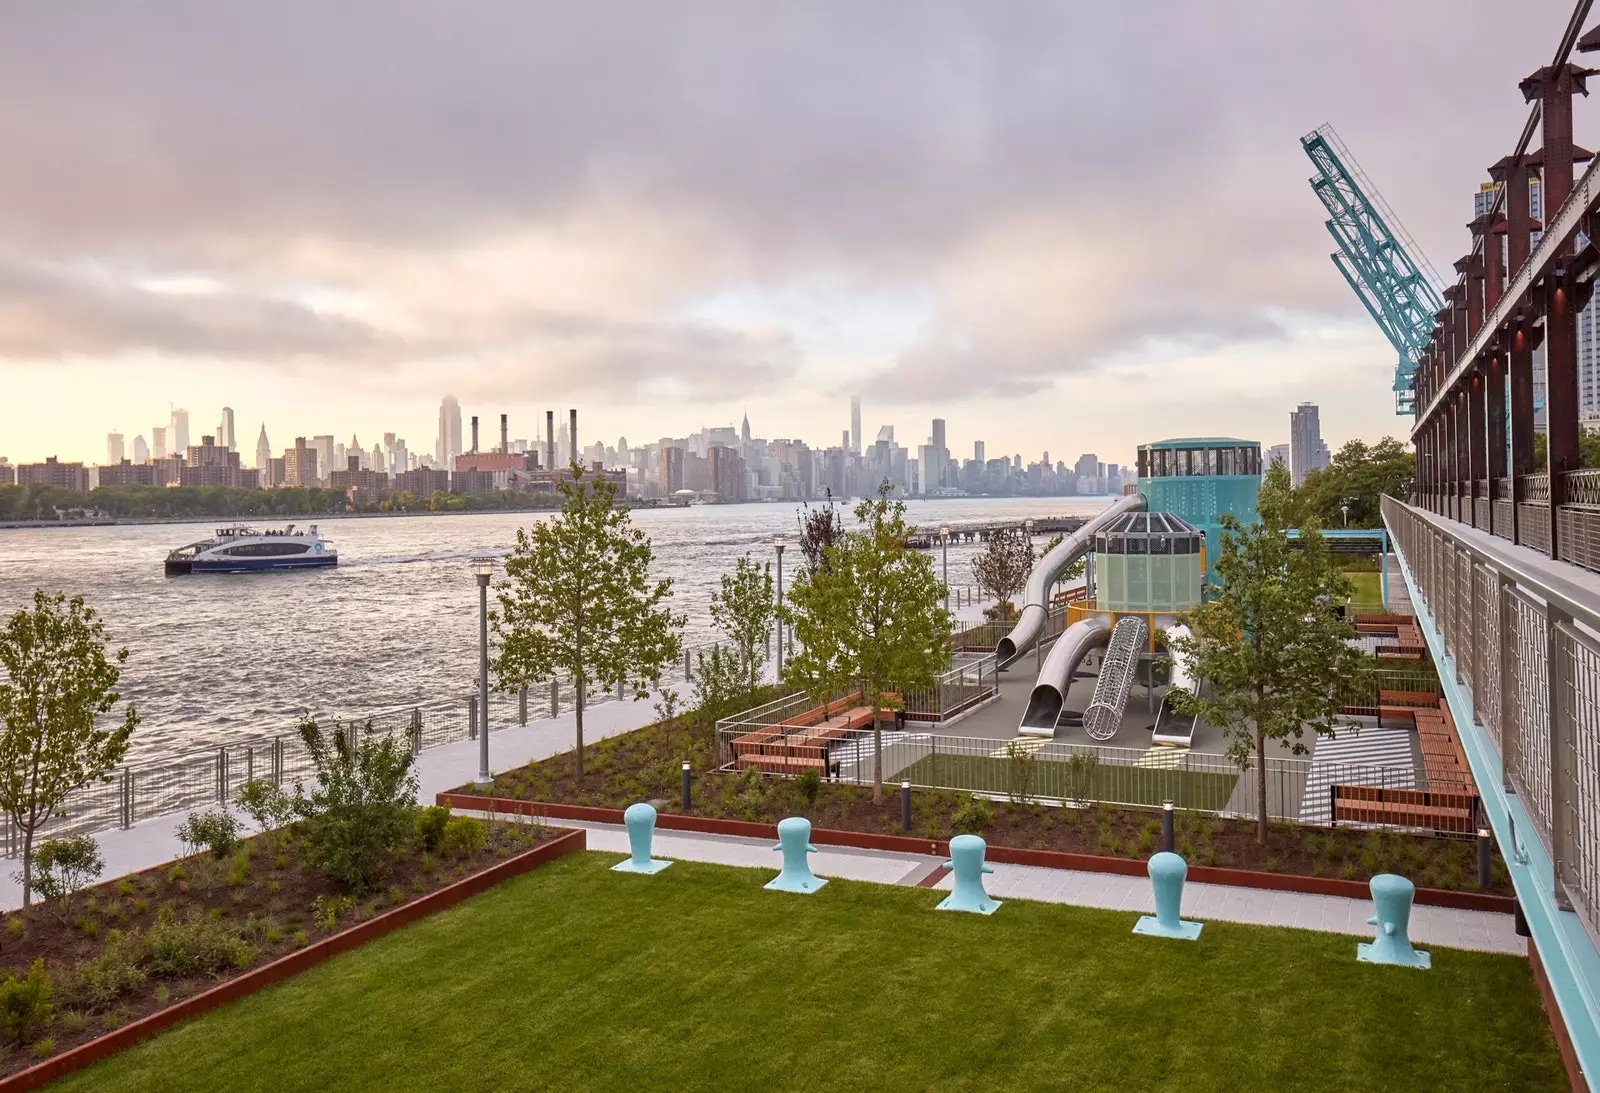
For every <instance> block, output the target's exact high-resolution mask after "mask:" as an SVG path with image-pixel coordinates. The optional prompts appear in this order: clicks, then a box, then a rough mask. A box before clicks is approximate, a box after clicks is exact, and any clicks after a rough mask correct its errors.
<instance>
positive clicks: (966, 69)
mask: <svg viewBox="0 0 1600 1093" xmlns="http://www.w3.org/2000/svg"><path fill="white" fill-rule="evenodd" d="M1506 11H1507V9H1506V7H1505V5H1504V4H1503V3H1501V2H1496V3H1492V4H1491V3H1488V2H1485V0H1405V2H1404V3H1400V4H1396V3H1394V2H1393V0H1363V2H1358V3H1343V4H1341V3H1329V2H1316V3H1313V2H1304V3H1302V2H1299V0H1256V2H1254V3H1242V2H1241V3H1232V2H1225V0H1215V2H1206V3H1183V4H1172V3H1154V4H1152V3H1122V4H1102V3H1074V2H1070V0H1051V2H1042V3H1024V2H1013V0H981V2H980V0H972V2H968V3H924V2H917V3H912V2H911V0H904V2H900V0H890V2H886V3H877V4H861V3H858V2H840V3H820V2H806V3H799V2H796V3H784V4H778V3H750V2H748V0H729V2H727V3H711V2H706V3H699V2H694V0H685V2H682V3H672V4H661V3H656V2H650V0H637V2H633V3H612V2H607V0H590V2H584V3H562V4H554V3H539V2H529V0H503V2H476V0H466V2H462V0H452V2H451V3H449V4H443V3H433V4H412V3H399V2H395V0H373V2H371V3H354V2H342V0H332V2H329V0H318V2H316V3H310V2H299V0H278V2H275V3H271V4H248V5H247V4H216V3H214V2H212V0H195V2H188V3H185V2H179V0H169V2H166V3H162V4H160V5H156V6H154V7H146V6H136V5H131V4H123V3H102V4H97V3H92V2H86V3H73V4H51V3H46V2H43V0H40V2H31V3H30V2H24V3H18V4H9V5H6V7H5V10H4V12H3V13H0V148H3V149H4V154H3V155H0V395H3V397H0V455H6V456H9V457H10V458H11V459H12V460H13V461H17V460H29V459H37V458H40V457H42V456H44V455H48V454H53V453H59V454H60V455H61V456H62V457H63V458H67V457H73V458H83V459H88V460H91V461H96V460H99V459H102V458H103V453H104V451H105V434H106V433H107V432H110V431H113V430H117V431H121V432H124V433H126V434H127V435H128V437H129V440H130V442H131V439H132V437H133V436H134V435H135V434H144V435H145V436H146V437H148V436H149V432H150V427H151V426H153V425H156V424H162V423H164V421H165V419H166V417H167V411H168V406H169V404H172V405H178V406H183V407H186V408H187V409H188V410H189V411H190V415H191V419H192V421H193V426H192V432H193V434H194V435H195V436H198V435H199V434H200V433H201V432H203V431H209V428H210V425H211V423H212V422H215V421H216V420H217V419H218V415H219V413H220V408H221V407H222V406H223V405H229V406H232V407H233V408H234V410H235V412H236V414H237V419H238V428H239V433H240V435H241V439H242V440H243V442H244V443H243V444H242V446H243V447H245V449H246V450H247V452H248V453H250V454H249V455H248V456H247V459H246V462H247V463H248V462H250V460H251V459H252V458H253V453H254V448H255V437H256V432H257V429H258V428H259V426H260V424H261V423H262V422H263V421H265V423H266V425H267V430H268V434H269V436H270V438H271V440H272V443H273V445H274V447H275V448H278V449H281V448H283V447H284V446H286V445H288V444H290V443H292V440H293V437H294V436H295V435H296V434H300V435H312V434H317V433H330V432H331V433H335V434H337V435H338V436H339V438H340V439H341V440H345V439H347V438H348V436H349V435H350V434H351V433H356V434H358V435H359V436H360V438H361V439H362V440H363V442H364V443H365V444H366V445H367V446H368V447H370V446H371V444H372V442H373V440H375V439H377V434H378V433H380V432H382V431H386V430H393V431H396V432H398V433H399V434H400V435H401V436H403V437H405V438H406V439H407V440H408V442H409V444H410V446H411V448H412V450H413V451H431V450H432V448H433V442H434V434H435V421H436V413H437V406H438V401H439V398H440V396H441V395H442V394H444V393H445V392H447V391H449V392H453V393H455V394H456V395H457V396H458V397H459V398H460V400H461V403H462V406H463V409H464V412H466V413H468V414H471V413H479V414H482V415H484V417H485V420H486V421H488V420H495V421H497V420H498V419H497V417H495V415H498V414H499V413H501V412H506V413H509V414H510V415H511V420H512V434H513V436H529V437H531V436H532V435H533V431H534V429H535V426H536V422H542V420H543V416H544V415H543V411H544V409H545V408H547V407H550V408H556V409H558V410H564V409H565V408H566V407H568V406H576V407H578V408H579V410H580V413H581V415H582V419H583V426H582V428H583V431H584V433H585V436H586V438H596V437H602V436H603V437H604V438H605V439H606V440H607V441H608V442H615V438H616V437H618V436H619V435H621V436H626V437H627V438H628V439H629V440H630V441H631V442H633V443H635V444H638V443H641V442H644V441H649V440H654V439H656V438H658V437H660V436H663V435H683V434H684V433H686V432H688V431H691V430H693V429H696V428H698V427H700V426H702V425H719V424H730V423H737V421H738V420H739V417H740V414H741V413H742V412H743V411H744V410H745V409H746V408H748V411H749V415H750V419H751V423H752V425H753V427H754V428H755V430H756V432H757V434H758V435H766V436H769V437H778V436H799V437H802V438H804V439H807V440H809V441H811V442H812V443H816V444H825V443H836V442H837V441H836V439H835V438H837V437H838V436H839V432H840V430H841V429H842V428H844V427H846V426H847V425H848V423H849V418H848V398H849V395H850V394H851V393H853V392H860V393H861V395H862V399H863V403H864V407H865V410H864V414H863V417H864V426H865V428H866V430H867V432H868V435H869V437H870V436H871V435H872V434H874V433H875V432H876V430H877V428H878V426H879V425H882V424H887V423H892V424H894V425H895V426H896V427H897V434H896V435H897V438H898V439H899V440H900V441H901V442H902V443H905V444H908V445H912V444H917V443H921V442H923V440H924V439H925V437H926V435H927V433H928V419H930V418H931V417H935V416H942V417H945V418H946V419H948V421H949V436H950V444H951V447H952V448H954V449H956V451H957V453H958V454H965V453H968V452H970V444H971V441H972V440H974V439H983V440H986V441H987V442H988V447H989V451H990V453H991V454H994V453H1000V452H1004V453H1007V454H1009V453H1012V452H1020V453H1023V454H1024V455H1025V456H1026V457H1027V458H1030V459H1032V458H1037V456H1038V453H1039V452H1040V451H1041V450H1048V451H1049V452H1050V453H1051V458H1052V459H1056V458H1061V457H1066V458H1068V459H1069V460H1070V459H1072V458H1074V457H1075V456H1076V455H1077V454H1078V453H1079V452H1082V451H1095V452H1098V453H1100V455H1101V457H1102V458H1103V459H1106V460H1108V461H1111V460H1118V461H1120V460H1122V459H1126V458H1127V457H1128V456H1129V455H1130V454H1131V451H1132V447H1133V445H1134V444H1136V443H1138V442H1140V441H1142V440H1149V439H1155V438H1158V437H1161V436H1168V435H1181V434H1186V433H1189V434H1193V433H1207V434H1216V433H1228V434H1235V435H1240V436H1245V437H1252V438H1256V439H1260V440H1261V441H1263V442H1265V443H1273V442H1278V441H1282V440H1284V439H1286V437H1287V414H1288V411H1289V409H1290V408H1291V406H1292V405H1293V404H1294V403H1296V402H1298V401H1300V400H1312V401H1316V402H1318V403H1320V404H1321V405H1322V407H1323V411H1322V420H1323V429H1324V434H1325V436H1326V437H1327V438H1328V439H1329V441H1330V443H1334V444H1337V443H1338V442H1340V441H1342V440H1344V439H1346V438H1348V437H1351V436H1364V437H1367V438H1369V439H1371V438H1376V437H1378V436H1380V435H1382V434H1383V433H1385V432H1397V431H1401V430H1402V425H1403V422H1401V421H1398V420H1396V419H1395V417H1394V415H1393V405H1392V401H1391V396H1390V394H1389V385H1390V382H1391V378H1392V370H1393V365H1394V356H1393V352H1392V350H1391V349H1390V348H1389V346H1388V344H1387V343H1386V342H1385V341H1384V340H1383V339H1382V338H1381V336H1380V335H1379V334H1378V332H1377V330H1376V328H1375V327H1374V326H1372V324H1371V322H1370V320H1368V319H1367V318H1366V316H1365V314H1364V312H1362V310H1361V309H1360V306H1359V304H1358V303H1357V301H1356V300H1355V298H1354V296H1353V295H1351V293H1350V292H1349V290H1348V289H1347V288H1346V287H1345V285H1344V284H1343V282H1342V281H1341V280H1340V279H1339V276H1338V274H1337V272H1336V271H1335V270H1334V268H1333V266H1332V264H1331V263H1330V262H1329V260H1328V251H1329V249H1330V247H1329V240H1328V237H1327V234H1326V232H1325V230H1324V228H1323V226H1322V223H1321V221H1322V217H1321V215H1320V212H1321V206H1320V205H1319V203H1318V202H1317V200H1316V198H1315V197H1314V196H1313V194H1312V193H1311V191H1310V188H1309V187H1308V186H1307V184H1306V179H1307V177H1308V176H1309V174H1310V173H1311V168H1310V164H1309V162H1308V161H1307V160H1306V159H1305V157H1304V155H1303V153H1302V152H1301V150H1300V146H1299V140H1298V138H1299V137H1300V136H1301V135H1302V134H1304V133H1306V132H1308V131H1309V130H1311V129H1313V128H1315V127H1316V126H1317V125H1319V124H1321V123H1322V122H1325V121H1331V122H1333V123H1334V125H1335V126H1337V127H1338V129H1339V130H1340V132H1341V134H1342V135H1343V137H1344V139H1345V140H1346V142H1347V143H1348V144H1349V145H1350V146H1351V148H1352V150H1353V151H1354V152H1355V153H1356V155H1357V156H1358V157H1359V158H1360V160H1361V162H1362V165H1363V166H1364V167H1365V168H1366V170H1367V171H1368V173H1369V174H1370V175H1371V176H1372V177H1373V179H1374V180H1375V181H1376V182H1377V183H1378V185H1379V186H1380V187H1381V189H1382V190H1383V192H1384V194H1385V196H1386V197H1387V198H1388V200H1389V202H1390V203H1391V204H1392V205H1393V206H1394V208H1395V209H1397V210H1398V211H1399V212H1400V214H1401V215H1402V217H1403V218H1404V219H1405V221H1406V223H1407V226H1408V227H1409V228H1410V229H1411V231H1412V232H1413V234H1414V235H1415V236H1416V237H1417V239H1418V241H1419V242H1420V243H1421V245H1422V247H1423V249H1424V250H1425V251H1426V252H1427V254H1428V255H1429V257H1431V259H1432V261H1433V263H1434V264H1435V265H1436V266H1438V267H1439V268H1440V269H1441V270H1448V268H1449V263H1450V261H1451V260H1452V259H1454V258H1456V257H1458V256H1459V255H1460V254H1461V253H1462V252H1463V251H1464V250H1465V249H1466V246H1467V242H1468V236H1467V233H1466V230H1465V227H1464V225H1465V223H1466V221H1467V220H1468V219H1470V217H1471V213H1472V194H1473V191H1474V190H1475V189H1476V188H1477V184H1478V182H1479V181H1480V179H1481V178H1483V177H1485V175H1484V172H1483V168H1484V167H1485V165H1487V164H1488V163H1490V162H1492V161H1493V160H1495V159H1497V158H1498V157H1499V156H1500V155H1502V154H1504V153H1506V152H1508V151H1509V150H1510V148H1511V146H1512V144H1513V143H1514V141H1515V138H1516V136H1517V132H1518V130H1519V129H1520V126H1521V123H1522V120H1523V119H1524V117H1525V116H1526V107H1525V106H1524V105H1523V104H1522V101H1521V96H1520V95H1519V94H1518V92H1517V90H1516V82H1517V80H1518V79H1519V78H1521V77H1522V76H1524V75H1526V74H1527V73H1528V72H1530V71H1532V70H1533V69H1534V68H1536V67H1538V65H1540V64H1542V63H1546V62H1547V61H1548V59H1549V55H1550V53H1551V52H1552V51H1553V50H1554V47H1555V45H1556V42H1557V40H1558V38H1559V36H1560V33H1561V30H1562V28H1563V26H1564V25H1565V21H1566V18H1567V16H1568V13H1569V12H1570V4H1569V3H1568V2H1567V0H1524V2H1523V3H1522V4H1521V5H1520V6H1519V11H1518V17H1517V18H1515V19H1507V18H1505V14H1506ZM1578 111H1579V114H1578V139H1579V142H1580V143H1585V144H1589V145H1591V146H1592V144H1593V143H1594V140H1595V139H1596V138H1595V137H1592V136H1591V137H1590V138H1588V139H1585V136H1584V134H1585V132H1586V131H1588V132H1592V129H1590V128H1586V123H1587V122H1588V121H1589V118H1590V117H1591V112H1590V111H1589V110H1588V109H1587V104H1585V103H1583V102H1581V101H1580V104H1579V107H1578Z"/></svg>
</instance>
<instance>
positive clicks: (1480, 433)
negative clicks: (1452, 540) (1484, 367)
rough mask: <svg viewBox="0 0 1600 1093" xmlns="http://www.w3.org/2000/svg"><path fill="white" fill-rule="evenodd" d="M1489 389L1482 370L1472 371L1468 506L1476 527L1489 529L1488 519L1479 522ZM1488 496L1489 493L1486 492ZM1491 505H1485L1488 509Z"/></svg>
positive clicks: (1468, 426)
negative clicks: (1479, 494)
mask: <svg viewBox="0 0 1600 1093" xmlns="http://www.w3.org/2000/svg"><path fill="white" fill-rule="evenodd" d="M1487 394H1488V392H1487V390H1486V385H1485V381H1484V374H1483V372H1482V371H1476V372H1473V373H1472V380H1471V382H1470V384H1469V385H1468V387H1467V391H1466V396H1467V473H1468V474H1469V475H1470V476H1471V479H1472V481H1471V486H1470V488H1469V489H1468V491H1467V492H1468V494H1469V495H1470V499H1469V501H1468V507H1469V508H1470V509H1471V510H1472V512H1471V521H1470V523H1471V524H1472V526H1473V527H1475V528H1485V529H1487V527H1488V524H1487V521H1485V522H1484V523H1479V522H1478V500H1477V498H1478V489H1479V487H1480V484H1481V483H1482V482H1483V479H1484V476H1485V474H1486V473H1487V471H1486V468H1487V463H1486V459H1485V452H1484V442H1485V441H1486V440H1487V439H1488V435H1487V433H1486V432H1485V429H1484V418H1485V416H1486V411H1487V409H1488V407H1487V405H1486V401H1485V400H1486V398H1487ZM1485 496H1487V493H1486V494H1485ZM1488 507H1489V506H1485V509H1486V510H1487V508H1488Z"/></svg>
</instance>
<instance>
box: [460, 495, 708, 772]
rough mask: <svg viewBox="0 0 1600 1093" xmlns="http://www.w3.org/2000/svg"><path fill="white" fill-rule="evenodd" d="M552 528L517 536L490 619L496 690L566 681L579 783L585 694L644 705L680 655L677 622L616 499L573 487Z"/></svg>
mask: <svg viewBox="0 0 1600 1093" xmlns="http://www.w3.org/2000/svg"><path fill="white" fill-rule="evenodd" d="M561 493H562V495H563V497H564V498H565V502H564V504H563V505H562V508H561V512H560V514H559V515H557V516H556V517H555V518H554V519H551V520H547V521H545V522H543V523H539V524H535V525H534V526H533V527H532V528H531V529H528V528H522V529H519V530H518V531H517V545H516V548H515V549H514V550H513V551H512V552H511V556H510V557H508V558H507V559H506V576H505V580H504V581H503V582H502V583H501V585H500V587H499V591H498V596H499V600H500V606H499V608H498V609H497V610H496V611H495V612H494V614H493V615H492V616H491V621H492V622H493V624H494V632H495V636H496V638H497V639H498V640H499V643H500V651H499V655H498V656H496V657H495V665H494V667H495V681H496V685H497V686H498V687H499V689H500V690H502V691H506V692H508V693H511V692H515V691H518V690H520V689H521V688H523V687H526V686H528V685H529V684H530V683H542V682H544V681H546V680H550V679H555V678H557V677H558V676H565V677H566V678H567V679H568V680H570V681H571V683H572V687H573V691H574V693H575V694H576V696H577V704H578V717H577V721H578V723H577V749H578V757H577V766H578V774H579V776H582V774H583V709H584V702H585V699H586V696H587V692H588V688H589V686H590V685H591V684H597V685H599V686H601V687H602V688H606V689H609V688H611V687H617V686H625V687H627V688H628V689H629V690H631V691H633V692H634V698H635V699H640V698H644V697H645V695H646V694H648V688H649V686H650V683H651V681H652V680H654V679H657V678H659V676H660V674H661V672H662V670H663V669H665V668H666V667H667V666H669V665H671V664H673V663H674V662H675V661H676V660H677V658H678V656H679V655H680V654H679V650H680V644H679V634H680V632H681V631H682V629H683V622H684V618H683V616H682V615H674V614H673V613H672V611H671V610H670V609H669V608H668V606H667V601H668V600H669V599H671V597H672V581H671V579H669V578H664V579H662V580H659V581H657V580H651V578H650V564H651V562H652V561H653V560H654V557H655V555H654V552H653V551H652V550H651V548H650V540H649V538H648V537H646V536H645V534H644V532H642V531H640V530H638V529H637V528H635V527H634V526H633V524H632V521H631V520H630V518H629V516H628V510H627V509H624V508H619V507H618V506H617V504H616V494H617V490H616V487H615V486H614V485H612V484H611V483H609V482H605V481H595V482H585V481H584V472H583V470H582V469H581V468H580V467H579V466H578V465H577V464H576V463H574V464H573V465H572V481H571V482H570V483H563V484H562V485H561Z"/></svg>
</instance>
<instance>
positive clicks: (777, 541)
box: [772, 535, 786, 679]
mask: <svg viewBox="0 0 1600 1093" xmlns="http://www.w3.org/2000/svg"><path fill="white" fill-rule="evenodd" d="M785 545H786V544H785V543H784V541H783V536H781V535H778V536H775V537H774V538H773V540H772V548H773V549H774V550H776V551H777V552H778V678H779V679H782V678H783V548H784V546H785Z"/></svg>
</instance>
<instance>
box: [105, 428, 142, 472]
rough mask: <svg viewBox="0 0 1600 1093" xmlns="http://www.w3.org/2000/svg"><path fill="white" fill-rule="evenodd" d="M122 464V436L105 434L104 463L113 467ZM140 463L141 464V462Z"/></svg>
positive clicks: (119, 434)
mask: <svg viewBox="0 0 1600 1093" xmlns="http://www.w3.org/2000/svg"><path fill="white" fill-rule="evenodd" d="M121 462H122V434H121V433H107V434H106V463H107V464H109V465H110V466H113V467H115V466H116V465H117V464H118V463H121ZM141 462H143V461H142V460H141Z"/></svg>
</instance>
